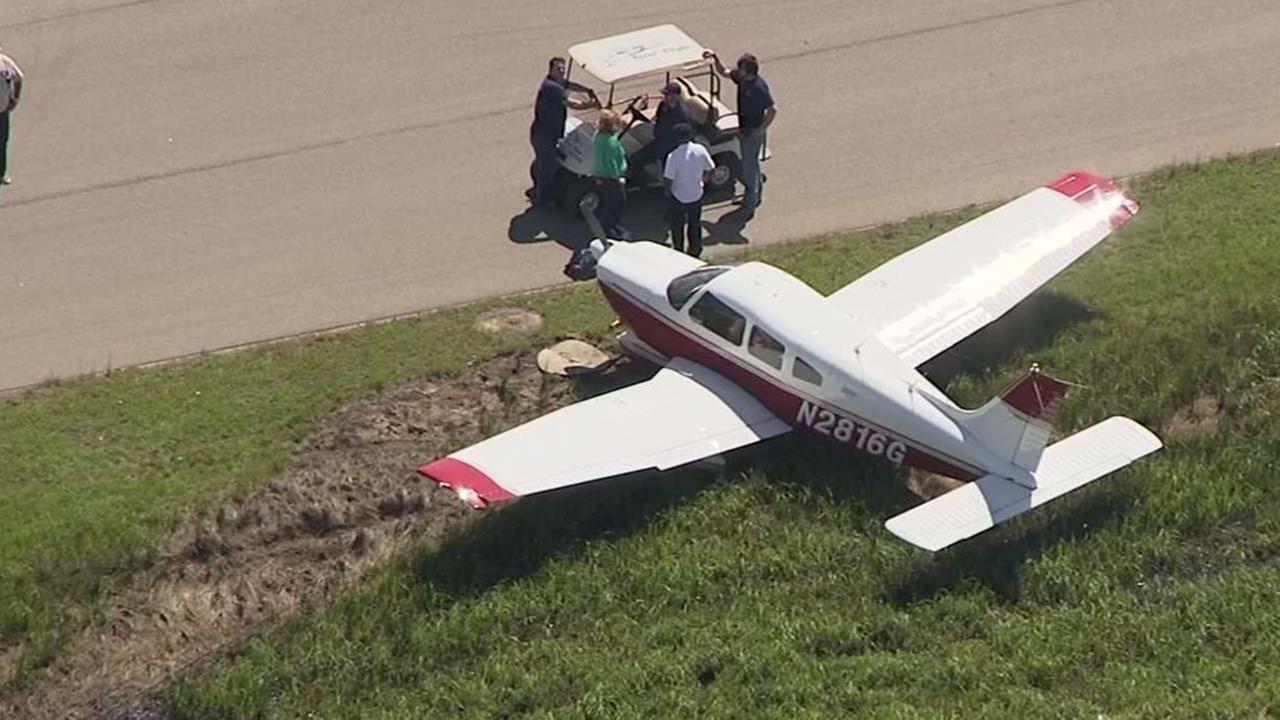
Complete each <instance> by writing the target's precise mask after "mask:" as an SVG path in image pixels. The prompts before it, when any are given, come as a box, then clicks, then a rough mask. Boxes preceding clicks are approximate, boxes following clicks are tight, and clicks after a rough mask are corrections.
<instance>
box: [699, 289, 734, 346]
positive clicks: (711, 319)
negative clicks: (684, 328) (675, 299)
mask: <svg viewBox="0 0 1280 720" xmlns="http://www.w3.org/2000/svg"><path fill="white" fill-rule="evenodd" d="M689 317H691V318H693V320H694V322H696V323H698V324H699V325H702V326H704V327H706V328H707V329H708V330H710V331H711V332H713V333H715V334H717V335H719V336H720V337H722V338H724V339H725V340H728V341H729V342H730V343H732V344H734V345H742V335H743V333H744V332H745V331H746V329H747V319H746V318H745V317H743V316H742V313H740V312H738V311H737V310H734V309H733V308H731V307H729V306H728V305H725V304H724V302H722V301H721V300H720V298H718V297H716V296H715V295H713V294H712V293H711V292H707V293H706V294H704V295H703V296H702V297H701V298H699V299H698V302H696V303H694V304H693V307H691V308H689Z"/></svg>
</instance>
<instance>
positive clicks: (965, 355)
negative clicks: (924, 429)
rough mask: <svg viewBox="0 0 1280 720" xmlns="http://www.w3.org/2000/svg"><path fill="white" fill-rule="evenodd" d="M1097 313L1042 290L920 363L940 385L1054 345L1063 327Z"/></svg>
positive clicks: (928, 374)
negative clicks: (997, 318)
mask: <svg viewBox="0 0 1280 720" xmlns="http://www.w3.org/2000/svg"><path fill="white" fill-rule="evenodd" d="M1096 315H1097V311H1095V310H1094V309H1093V308H1090V307H1089V306H1088V305H1085V304H1084V303H1082V302H1080V301H1079V300H1077V299H1075V298H1073V297H1071V296H1070V295H1066V294H1063V293H1060V292H1057V291H1056V290H1039V291H1037V292H1035V293H1033V294H1032V295H1031V296H1030V297H1028V298H1027V299H1026V300H1023V301H1022V302H1020V303H1018V304H1017V305H1015V306H1014V308H1013V309H1012V310H1010V311H1009V312H1008V313H1006V314H1005V315H1004V316H1003V317H1001V318H1000V319H999V320H996V321H995V322H993V323H991V324H990V325H988V326H986V327H984V328H982V329H981V330H979V331H978V332H976V333H974V334H973V335H970V336H969V337H967V338H965V339H964V340H962V341H960V342H959V343H957V344H956V345H954V346H952V347H951V348H949V349H948V350H946V351H944V352H943V353H942V354H941V355H938V356H937V357H935V358H933V359H932V360H929V361H928V362H926V363H925V364H924V365H923V366H921V368H920V371H921V372H922V373H923V374H924V375H925V376H926V377H928V378H929V380H930V381H931V382H933V383H934V384H935V385H937V386H938V387H946V386H947V383H949V382H951V380H952V379H953V378H955V377H956V376H957V375H961V374H971V375H972V374H981V373H984V372H986V371H987V370H990V369H991V368H993V367H999V366H1000V365H1004V364H1005V363H1007V362H1008V361H1009V360H1010V359H1012V358H1014V357H1017V356H1018V355H1021V354H1024V353H1029V352H1033V351H1036V350H1040V349H1043V348H1046V347H1048V346H1049V345H1051V344H1052V343H1053V341H1054V339H1055V338H1057V337H1058V335H1060V334H1061V333H1062V332H1063V331H1064V330H1066V329H1068V328H1070V327H1072V326H1074V325H1076V324H1078V323H1082V322H1087V321H1089V320H1091V319H1093V318H1094V317H1095V316H1096Z"/></svg>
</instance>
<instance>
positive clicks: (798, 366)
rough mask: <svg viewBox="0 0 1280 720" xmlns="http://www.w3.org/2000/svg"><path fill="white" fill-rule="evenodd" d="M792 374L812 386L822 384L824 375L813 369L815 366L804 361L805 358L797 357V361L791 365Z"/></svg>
mask: <svg viewBox="0 0 1280 720" xmlns="http://www.w3.org/2000/svg"><path fill="white" fill-rule="evenodd" d="M791 374H792V375H794V376H795V377H796V379H797V380H803V381H805V382H807V383H809V384H811V385H821V384H822V374H821V373H819V372H818V371H817V370H814V369H813V366H812V365H810V364H809V363H807V362H805V361H804V358H802V357H800V356H798V355H797V356H796V361H795V363H793V364H792V365H791Z"/></svg>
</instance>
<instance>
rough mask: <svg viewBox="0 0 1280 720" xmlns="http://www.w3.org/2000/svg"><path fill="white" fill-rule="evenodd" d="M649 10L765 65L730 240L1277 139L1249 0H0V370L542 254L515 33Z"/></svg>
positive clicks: (220, 338)
mask: <svg viewBox="0 0 1280 720" xmlns="http://www.w3.org/2000/svg"><path fill="white" fill-rule="evenodd" d="M549 8H553V9H554V10H555V15H554V17H553V16H551V15H549V14H548V9H549ZM663 22H674V23H676V24H678V25H680V26H681V27H683V28H684V29H685V30H687V31H688V32H689V33H690V34H691V35H692V36H693V37H695V38H698V39H699V40H701V41H702V42H705V43H706V44H708V45H709V46H711V47H714V48H716V49H718V50H720V51H721V53H722V55H724V56H726V57H729V58H732V57H734V56H736V55H737V54H738V53H739V52H742V51H744V50H751V51H753V52H755V53H756V54H757V55H759V56H760V58H761V62H762V66H763V74H764V75H765V77H766V78H768V80H769V82H770V84H771V85H772V87H773V89H774V93H775V96H776V97H777V100H778V103H779V107H780V111H781V112H780V116H779V119H778V123H777V125H776V126H775V130H774V132H772V133H771V145H772V148H773V151H774V158H773V159H772V160H771V161H770V162H769V163H768V165H767V172H768V173H769V177H770V182H769V185H768V187H767V191H766V193H765V206H764V208H762V211H761V214H760V216H759V217H758V219H757V220H756V221H754V222H752V223H751V224H749V225H747V226H746V228H745V229H743V231H742V234H743V235H744V236H745V237H746V238H747V239H749V241H750V242H751V243H762V242H771V241H776V240H784V239H788V238H794V237H798V236H802V235H807V234H811V233H814V232H820V231H826V230H834V229H838V228H842V227H848V226H856V225H863V224H867V223H873V222H879V221H884V220H891V219H895V218H899V217H902V216H905V215H908V214H911V213H915V212H919V211H924V210H934V209H942V208H950V207H955V206H959V205H962V204H965V203H969V202H974V201H985V200H993V199H997V198H1000V197H1005V196H1009V195H1013V194H1016V193H1018V192H1020V191H1022V190H1023V189H1025V188H1028V187H1030V186H1033V185H1035V184H1038V183H1041V182H1043V181H1045V180H1048V179H1050V178H1053V177H1055V176H1056V175H1057V174H1059V173H1060V172H1062V171H1063V170H1066V169H1071V168H1075V167H1081V168H1086V169H1091V170H1095V171H1099V172H1104V173H1111V174H1124V173H1132V172H1136V171H1140V170H1143V169H1146V168H1150V167H1152V166H1155V165H1158V164H1162V163H1166V162H1169V161H1173V160H1193V159H1196V158H1204V157H1209V156H1214V155H1220V154H1223V153H1226V152H1230V151H1237V150H1248V149H1253V148H1257V147H1263V146H1270V145H1273V144H1276V143H1277V142H1278V141H1280V93H1277V92H1276V77H1277V76H1278V75H1280V3H1276V2H1274V0H1232V2H1230V3H1222V2H1216V1H1212V0H1194V1H1193V0H1126V1H1125V2H1118V1H1111V0H956V1H955V2H948V3H937V2H932V1H930V0H894V1H892V2H890V1H889V0H769V1H762V0H739V1H737V2H727V3H719V4H714V5H708V6H707V7H706V8H702V9H698V8H695V7H694V6H693V5H691V4H690V3H688V2H684V1H683V0H681V1H679V2H677V1H675V0H655V1H654V2H650V3H645V4H643V5H642V4H638V3H621V2H599V1H596V2H585V1H582V0H568V1H566V2H560V3H553V4H551V5H547V4H546V3H511V2H506V1H500V0H472V1H471V2H466V3H462V2H453V1H452V0H428V2H425V3H397V2H391V1H390V0H381V1H377V0H374V1H371V2H366V3H352V2H349V0H342V1H339V0H310V1H309V2H306V3H299V2H285V1H283V0H262V1H260V2H213V1H208V0H204V1H202V0H132V1H122V0H114V1H112V0H84V1H80V2H76V1H75V0H4V2H3V3H0V44H3V45H4V46H5V48H6V50H7V51H8V52H9V53H10V54H12V55H13V56H14V57H15V58H16V59H17V60H18V62H19V63H20V64H22V66H23V68H24V70H25V71H26V74H27V87H26V93H25V96H24V99H23V104H22V106H21V107H20V108H19V109H18V111H17V112H15V113H14V115H13V137H12V142H11V144H10V168H11V174H12V175H13V176H14V178H15V181H16V184H15V185H13V186H11V187H9V188H6V189H4V190H0V388H10V387H15V386H19V385H24V384H29V383H33V382H38V381H40V380H43V379H46V378H50V377H58V376H66V375H70V374H76V373H81V372H87V371H94V370H101V369H104V368H106V367H108V366H112V367H120V366H123V365H128V364H134V363H140V362H146V361H151V360H157V359H163V358H169V357H174V356H179V355H184V354H188V353H194V352H199V351H201V350H209V349H215V348H220V347H225V346H229V345H234V344H239V343H244V342H250V341H254V340H261V339H266V338H272V337H279V336H284V335H289V334H292V333H298V332H303V331H307V330H314V329H320V328H325V327H332V326H337V325H342V324H346V323H353V322H358V321H362V320H368V319H373V318H378V317H384V316H388V315H393V314H398V313H404V312H409V311H414V310H419V309H423V308H429V307H434V306H440V305H445V304H449V303H456V302H459V301H464V300H469V299H473V298H478V297H483V296H489V295H494V294H497V293H505V292H510V291H515V290H520V289H525V288H532V287H537V286H541V285H546V284H549V283H554V282H557V281H559V280H560V279H561V276H560V274H559V272H560V268H561V266H562V265H563V263H564V261H565V258H566V251H565V250H564V248H563V247H562V246H560V245H558V244H557V243H555V242H550V241H546V240H545V235H546V233H547V232H550V233H551V235H552V236H554V237H555V238H558V239H561V240H563V241H566V242H571V241H573V240H575V239H577V238H580V237H581V236H582V234H583V230H582V229H581V228H580V227H579V225H578V224H577V223H570V222H567V221H565V220H563V219H561V218H556V217H546V216H541V215H535V214H532V213H526V212H525V207H526V206H525V202H524V198H523V195H522V191H523V189H524V188H525V187H526V185H527V184H528V183H527V168H528V164H529V161H530V159H531V152H530V150H529V147H528V140H527V133H528V129H527V128H528V124H529V120H530V114H531V109H530V107H531V103H532V99H533V95H534V92H535V91H536V88H537V84H538V82H539V80H540V78H541V75H542V72H543V70H544V68H545V61H546V58H547V57H549V56H550V55H553V54H557V53H563V52H564V51H565V50H566V49H567V48H568V46H569V45H571V44H573V43H575V42H579V41H582V40H588V39H593V38H596V37H601V36H605V35H609V34H613V33H617V32H623V31H626V30H630V29H636V28H640V27H646V26H649V25H655V24H659V23H663ZM651 211H652V207H649V208H645V207H641V208H639V209H637V210H636V212H635V214H634V215H635V217H636V218H637V219H636V220H635V221H634V222H635V223H637V224H641V225H643V224H644V223H645V222H646V219H645V218H646V217H649V218H650V220H649V221H650V222H651V221H652V218H651V217H650V216H648V215H645V213H647V212H651ZM710 215H711V219H713V220H714V219H715V217H716V215H717V213H711V214H710ZM721 229H722V230H723V229H724V228H721Z"/></svg>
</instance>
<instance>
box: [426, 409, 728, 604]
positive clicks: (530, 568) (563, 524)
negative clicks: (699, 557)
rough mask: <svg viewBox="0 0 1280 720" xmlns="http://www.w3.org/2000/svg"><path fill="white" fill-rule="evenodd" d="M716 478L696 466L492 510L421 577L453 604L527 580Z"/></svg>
mask: <svg viewBox="0 0 1280 720" xmlns="http://www.w3.org/2000/svg"><path fill="white" fill-rule="evenodd" d="M620 431H625V430H624V429H620ZM719 478H720V473H718V472H709V471H707V470H706V469H703V468H700V467H699V466H697V465H694V466H691V467H688V468H682V469H679V470H675V471H671V472H665V473H657V472H652V471H646V472H640V473H633V474H630V475H623V476H620V477H616V478H612V479H610V480H607V481H601V482H593V483H586V484H584V485H579V486H576V487H570V488H565V489H563V490H558V491H556V492H552V493H546V494H542V495H534V496H532V497H527V498H524V499H521V500H519V501H518V502H514V503H510V504H508V505H507V506H506V507H501V508H494V509H493V510H491V511H489V512H488V513H487V514H486V515H485V516H484V517H482V518H480V520H479V521H478V522H475V523H472V524H470V525H468V526H467V527H466V528H464V529H463V530H462V531H461V532H458V533H455V534H454V535H453V536H452V537H450V538H449V539H448V540H446V541H445V542H444V543H443V544H442V545H440V546H439V548H437V549H435V550H434V551H431V552H429V553H427V554H426V555H424V556H423V557H421V558H419V559H418V560H417V563H416V573H417V575H418V577H419V578H421V579H422V580H423V581H425V582H426V583H428V584H429V585H430V586H431V587H432V589H433V590H434V591H436V592H440V593H443V594H445V595H446V596H449V597H452V598H454V599H463V598H468V597H476V596H479V595H482V594H483V593H485V592H487V591H488V590H490V589H492V588H493V587H496V586H498V585H502V584H504V583H507V582H516V581H519V580H522V579H525V578H528V577H530V576H532V575H534V574H535V573H537V572H538V571H539V570H540V569H541V568H542V567H543V566H544V565H546V563H547V562H549V561H550V560H553V559H555V558H560V557H574V556H577V555H579V554H580V553H581V552H582V551H583V550H584V549H585V546H586V545H587V544H588V543H590V542H592V541H597V540H607V539H614V538H623V537H627V536H630V535H632V534H634V533H636V532H640V531H642V530H644V529H645V528H646V527H648V526H649V525H650V524H651V523H653V522H654V521H656V520H657V519H659V518H660V517H662V515H663V514H664V513H666V512H667V511H668V510H670V509H671V508H673V507H676V506H678V505H681V504H683V503H685V502H688V501H689V500H691V499H693V498H694V497H696V496H697V495H699V494H700V493H701V492H703V491H704V490H705V489H707V488H708V487H710V486H711V485H712V484H714V483H715V482H717V481H718V480H719Z"/></svg>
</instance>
